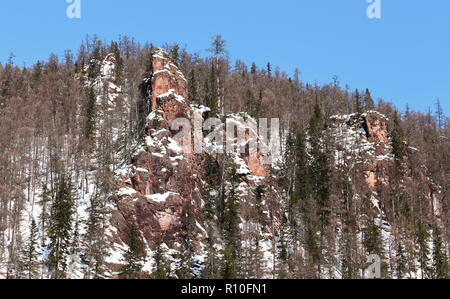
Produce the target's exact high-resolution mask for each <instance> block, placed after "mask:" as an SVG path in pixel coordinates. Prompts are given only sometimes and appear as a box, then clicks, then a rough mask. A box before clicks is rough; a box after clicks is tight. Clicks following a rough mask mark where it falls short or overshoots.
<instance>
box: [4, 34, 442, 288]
mask: <svg viewBox="0 0 450 299" xmlns="http://www.w3.org/2000/svg"><path fill="white" fill-rule="evenodd" d="M207 53H208V55H206V56H205V55H204V56H201V55H200V54H198V53H190V52H188V51H187V49H186V48H183V47H182V46H180V45H178V44H165V45H162V46H161V45H153V44H151V43H146V44H141V43H138V42H136V41H135V40H134V39H133V38H130V37H127V36H123V37H120V38H119V39H118V40H117V41H112V42H106V41H102V40H101V39H100V38H98V37H97V36H93V37H92V36H88V37H86V39H85V40H84V41H83V42H81V44H80V47H79V50H78V51H76V52H71V51H66V52H65V53H64V55H62V56H58V55H56V54H50V55H49V57H48V59H47V60H45V61H36V63H35V64H34V65H32V66H30V67H22V66H19V65H17V64H16V63H15V60H14V55H13V54H12V55H11V57H10V59H9V60H8V61H6V62H3V63H2V64H0V278H14V279H60V278H85V279H95V278H115V279H117V278H119V279H121V278H125V279H138V278H143V279H152V278H155V279H168V278H179V279H195V278H206V279H213V278H217V279H233V278H244V279H247V278H258V279H259V278H276V279H283V278H295V279H304V278H322V279H332V278H343V279H351V278H368V277H371V276H370V275H371V273H369V270H367V269H371V267H372V266H371V265H372V264H373V263H374V261H375V262H376V261H378V262H379V263H378V264H379V270H380V277H381V278H395V279H397V278H398V279H403V278H412V279H441V278H450V268H449V254H450V251H449V250H450V247H449V245H450V121H449V118H448V117H447V116H446V115H448V114H446V112H447V111H446V112H444V111H443V109H442V107H441V105H440V102H439V100H436V101H435V102H434V103H433V104H430V109H429V110H428V111H427V112H426V113H423V112H417V111H414V110H413V109H411V108H409V107H395V106H394V105H393V104H392V103H390V102H388V101H385V100H383V99H381V98H379V99H376V98H373V97H372V95H371V92H370V86H364V87H361V88H360V89H359V90H350V89H349V87H348V86H347V85H345V82H340V81H339V78H338V77H336V76H335V77H333V78H330V82H329V83H327V84H323V85H319V84H318V83H314V82H304V81H303V80H302V77H301V73H300V70H296V71H295V73H294V74H287V73H286V72H284V71H283V70H280V69H279V68H278V67H277V66H276V65H272V64H271V62H270V57H268V58H267V60H268V62H267V64H266V65H256V64H255V63H252V64H251V65H247V64H246V63H244V62H243V61H241V60H236V61H231V59H230V54H229V52H228V49H227V42H226V40H225V39H224V38H223V37H222V36H220V35H217V36H214V37H213V38H212V42H211V47H210V49H208V52H207ZM234 54H238V53H234ZM174 86H175V87H174ZM184 93H185V94H184ZM195 111H201V112H200V113H203V116H204V118H206V117H209V118H211V117H217V118H218V119H221V120H225V119H227V118H231V119H238V118H243V119H244V120H249V119H250V120H253V121H254V122H256V123H258V124H259V123H260V119H269V120H270V119H272V118H275V119H279V121H280V125H279V134H280V140H281V144H280V148H281V158H280V159H278V160H277V161H272V163H271V164H269V165H267V164H266V165H261V163H260V161H261V160H260V158H262V155H259V153H258V155H257V156H256V158H255V156H252V155H247V154H245V153H242V154H229V153H220V152H213V153H210V154H208V153H202V154H194V153H191V154H181V153H180V152H179V151H178V146H177V145H174V144H173V136H174V135H175V133H176V132H177V130H173V129H172V128H170V126H169V125H168V124H169V121H170V120H171V119H173V118H174V117H180V116H181V117H186V118H189V119H190V118H191V117H192V115H193V113H194V112H195ZM447 113H448V112H447ZM269 122H270V121H269ZM217 126H219V130H220V125H217V124H216V125H214V126H212V127H210V128H209V129H211V128H213V129H214V128H216V129H217ZM245 130H251V128H250V129H249V128H245ZM210 131H211V130H207V129H206V128H204V131H203V132H200V133H199V134H200V136H202V137H206V136H207V135H208V133H209V132H210ZM233 134H234V133H233ZM233 136H234V135H233ZM194 138H195V137H194Z"/></svg>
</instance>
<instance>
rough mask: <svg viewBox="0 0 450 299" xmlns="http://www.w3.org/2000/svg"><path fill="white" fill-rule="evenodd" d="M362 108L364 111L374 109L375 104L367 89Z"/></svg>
mask: <svg viewBox="0 0 450 299" xmlns="http://www.w3.org/2000/svg"><path fill="white" fill-rule="evenodd" d="M364 107H365V109H366V111H370V110H373V109H375V104H374V102H373V99H372V96H371V95H370V91H369V89H368V88H367V89H366V94H365V95H364Z"/></svg>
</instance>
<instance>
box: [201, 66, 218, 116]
mask: <svg viewBox="0 0 450 299" xmlns="http://www.w3.org/2000/svg"><path fill="white" fill-rule="evenodd" d="M216 76H217V75H216V67H215V66H214V65H212V66H211V73H210V77H209V80H208V83H209V84H208V83H207V84H206V86H207V87H206V92H207V95H206V100H205V104H206V106H207V107H209V108H210V109H211V111H210V116H211V117H215V116H216V115H217V113H218V112H219V111H220V109H219V106H218V105H219V95H218V93H217V83H216Z"/></svg>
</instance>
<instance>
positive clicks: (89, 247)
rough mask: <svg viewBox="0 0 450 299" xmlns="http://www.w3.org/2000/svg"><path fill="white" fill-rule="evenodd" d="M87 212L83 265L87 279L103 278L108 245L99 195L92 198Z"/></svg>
mask: <svg viewBox="0 0 450 299" xmlns="http://www.w3.org/2000/svg"><path fill="white" fill-rule="evenodd" d="M87 212H88V214H89V216H88V220H87V230H86V233H85V235H84V236H83V238H84V243H85V244H86V248H85V254H84V256H83V263H84V264H85V265H86V268H87V273H86V274H87V277H89V278H91V277H94V278H103V274H104V256H105V255H106V246H107V244H106V240H105V235H104V234H105V228H104V205H103V204H102V202H101V200H100V198H99V196H98V195H94V196H92V197H91V199H90V206H89V208H88V209H87Z"/></svg>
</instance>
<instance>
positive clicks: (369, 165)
mask: <svg viewBox="0 0 450 299" xmlns="http://www.w3.org/2000/svg"><path fill="white" fill-rule="evenodd" d="M388 121H389V120H388V119H387V118H386V117H385V116H384V115H382V114H380V113H378V112H376V111H371V112H368V113H366V114H363V115H362V116H361V118H358V117H357V115H356V114H353V115H349V116H337V117H332V118H331V120H330V124H329V127H330V129H331V130H332V131H333V132H335V134H336V135H335V137H336V141H337V143H338V145H337V147H338V150H339V151H341V152H343V153H344V154H342V155H341V156H344V157H350V158H349V159H348V161H347V162H349V161H350V162H351V163H355V162H356V164H355V167H356V177H357V182H359V187H360V188H361V189H362V190H364V192H367V193H371V194H377V196H378V195H380V196H379V198H380V199H381V198H385V197H386V196H381V194H386V193H387V192H391V190H392V189H395V188H406V186H407V184H414V185H415V186H417V190H418V192H420V193H421V196H422V198H424V205H426V206H427V207H428V210H429V211H430V213H435V214H439V213H441V209H442V207H441V204H440V195H439V192H438V188H437V186H436V184H434V183H433V182H432V181H431V180H430V178H429V177H428V176H427V175H426V167H425V165H421V164H420V163H419V161H417V159H416V158H415V156H416V155H417V154H418V153H417V152H416V151H415V150H412V149H411V148H409V147H408V146H406V145H405V148H406V152H407V155H406V156H405V157H404V169H405V173H404V174H403V175H402V176H401V177H400V178H398V175H399V173H398V171H397V170H396V164H395V161H394V157H393V155H392V148H391V139H390V137H389V130H388ZM345 140H350V142H349V143H347V144H345V145H342V143H345V142H346V141H345ZM413 172H414V173H415V175H414V177H413V174H412V173H413ZM398 180H400V185H399V186H393V185H391V184H392V182H393V181H398ZM384 204H385V203H383V202H382V205H384Z"/></svg>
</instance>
